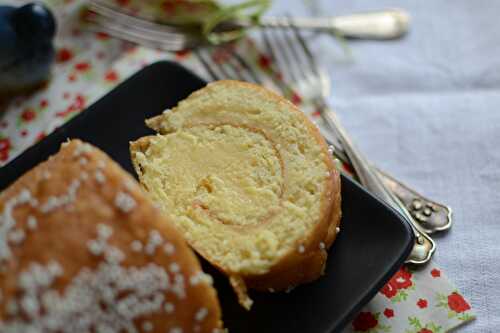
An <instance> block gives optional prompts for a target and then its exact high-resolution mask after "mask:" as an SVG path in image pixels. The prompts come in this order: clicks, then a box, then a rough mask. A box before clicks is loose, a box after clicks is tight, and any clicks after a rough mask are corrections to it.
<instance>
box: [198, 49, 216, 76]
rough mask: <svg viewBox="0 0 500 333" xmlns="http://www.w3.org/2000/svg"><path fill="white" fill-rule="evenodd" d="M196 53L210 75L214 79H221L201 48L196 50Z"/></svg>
mask: <svg viewBox="0 0 500 333" xmlns="http://www.w3.org/2000/svg"><path fill="white" fill-rule="evenodd" d="M194 54H195V55H196V56H197V57H198V59H199V60H200V62H201V64H202V65H203V67H204V68H205V69H206V70H207V73H208V75H210V78H211V79H212V80H213V81H216V80H219V79H220V78H219V76H218V75H217V74H216V73H215V71H214V69H213V68H212V66H210V61H209V60H208V59H206V58H205V55H204V52H202V51H200V50H194Z"/></svg>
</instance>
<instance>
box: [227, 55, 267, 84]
mask: <svg viewBox="0 0 500 333" xmlns="http://www.w3.org/2000/svg"><path fill="white" fill-rule="evenodd" d="M231 54H232V55H233V57H234V59H235V60H236V61H237V62H238V64H239V65H240V66H241V67H242V68H243V69H245V70H246V72H247V73H248V76H249V77H250V82H253V83H260V82H261V80H260V79H259V77H258V76H257V74H256V73H255V71H254V70H253V69H252V66H250V65H249V64H248V62H247V61H246V60H245V59H244V58H243V57H242V56H241V55H239V54H238V53H237V52H236V51H234V50H232V51H231ZM245 81H249V80H245Z"/></svg>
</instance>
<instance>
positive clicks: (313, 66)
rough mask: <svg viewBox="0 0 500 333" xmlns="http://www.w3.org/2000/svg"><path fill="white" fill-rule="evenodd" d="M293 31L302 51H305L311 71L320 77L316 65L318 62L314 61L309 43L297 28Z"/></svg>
mask: <svg viewBox="0 0 500 333" xmlns="http://www.w3.org/2000/svg"><path fill="white" fill-rule="evenodd" d="M291 30H292V32H293V34H294V35H295V37H296V38H297V41H298V42H299V44H300V46H301V48H302V50H303V51H304V53H305V55H306V60H307V62H308V63H309V66H310V68H311V70H312V71H313V72H314V74H316V75H319V72H318V64H317V63H316V60H315V59H314V56H313V55H312V52H311V50H310V49H309V47H308V46H307V42H306V41H305V39H304V37H302V35H301V34H300V31H299V30H298V29H297V28H292V29H291Z"/></svg>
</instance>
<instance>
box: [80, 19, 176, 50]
mask: <svg viewBox="0 0 500 333" xmlns="http://www.w3.org/2000/svg"><path fill="white" fill-rule="evenodd" d="M96 23H97V24H98V25H97V26H96V27H92V28H90V29H91V30H94V31H104V32H106V33H109V34H110V35H112V36H115V37H117V38H120V39H124V40H127V41H131V42H134V43H137V44H141V45H145V46H149V47H153V48H160V49H163V50H166V51H178V50H181V49H184V48H185V47H186V45H185V43H184V42H183V41H181V40H177V41H169V40H158V39H154V38H147V37H145V36H143V34H140V33H136V32H133V31H130V30H125V29H123V26H121V25H117V24H112V23H107V24H100V23H98V22H96Z"/></svg>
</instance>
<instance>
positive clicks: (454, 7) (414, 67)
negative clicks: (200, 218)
mask: <svg viewBox="0 0 500 333" xmlns="http://www.w3.org/2000/svg"><path fill="white" fill-rule="evenodd" d="M304 2H313V1H304ZM314 3H315V7H316V9H317V10H318V12H319V13H321V14H323V15H334V14H342V13H350V12H353V11H357V10H359V11H365V10H374V9H381V8H388V7H392V8H394V7H401V8H405V9H407V10H408V11H409V12H410V14H411V15H412V19H413V20H412V23H411V31H410V34H409V35H408V36H407V37H406V38H405V39H404V40H399V41H392V42H384V43H382V42H367V41H357V42H352V43H350V44H349V47H350V49H351V51H352V53H353V57H354V59H353V61H352V62H351V63H349V62H346V61H343V59H344V57H343V55H342V51H341V50H340V48H339V46H338V44H336V43H334V42H332V41H330V40H329V38H323V37H322V38H321V39H320V40H318V42H317V43H316V45H315V48H316V50H317V51H319V52H317V53H316V54H321V55H322V59H321V60H322V62H323V63H324V64H325V66H327V68H328V70H329V73H330V75H331V77H332V78H333V88H332V94H333V97H332V98H331V104H332V105H333V106H334V107H335V108H336V110H337V111H338V113H339V115H340V117H341V120H342V121H343V123H344V124H345V126H346V127H347V128H348V130H349V131H350V133H351V135H352V136H353V137H354V138H355V141H356V142H357V143H358V144H359V146H360V148H362V150H363V151H364V152H366V154H367V155H368V156H369V158H370V159H372V160H373V161H375V162H376V163H377V164H378V165H380V166H381V167H383V168H384V169H385V170H388V171H389V172H391V173H393V174H394V175H396V176H397V177H398V178H400V179H402V180H403V181H405V182H407V183H408V184H411V185H412V186H414V187H416V188H417V189H420V190H421V191H422V192H423V193H424V194H428V195H429V196H431V197H432V198H436V199H438V200H440V201H442V202H445V203H447V204H449V205H450V206H451V207H452V208H453V210H454V222H455V224H454V226H453V228H452V230H451V231H450V232H449V233H447V234H444V235H442V236H436V241H437V244H438V248H437V253H436V256H435V262H436V263H437V264H438V265H439V266H440V267H441V268H443V270H444V271H445V272H446V273H447V275H448V276H449V277H450V279H451V280H453V281H454V282H455V283H456V285H457V287H458V288H459V290H460V291H462V292H463V294H464V295H465V296H466V298H467V299H468V300H470V301H471V303H472V307H473V308H474V312H475V313H476V315H477V319H476V320H475V321H474V322H472V323H470V324H468V325H467V326H465V327H464V328H463V329H459V330H458V331H459V332H474V333H479V332H481V333H482V332H498V330H499V329H500V222H499V216H500V205H499V202H500V110H499V108H500V1H486V0H483V1H478V0H475V1H470V0H455V1H445V0H435V1H422V0H408V1H390V0H381V1H376V2H374V1H369V0H356V1H353V0H335V1H327V0H324V1H316V2H314ZM303 8H304V7H303V2H301V1H294V2H293V6H292V5H291V2H288V1H286V2H285V1H276V2H275V5H274V8H273V11H274V12H275V13H283V12H292V13H294V14H299V13H311V11H310V10H309V11H306V10H304V9H303Z"/></svg>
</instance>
